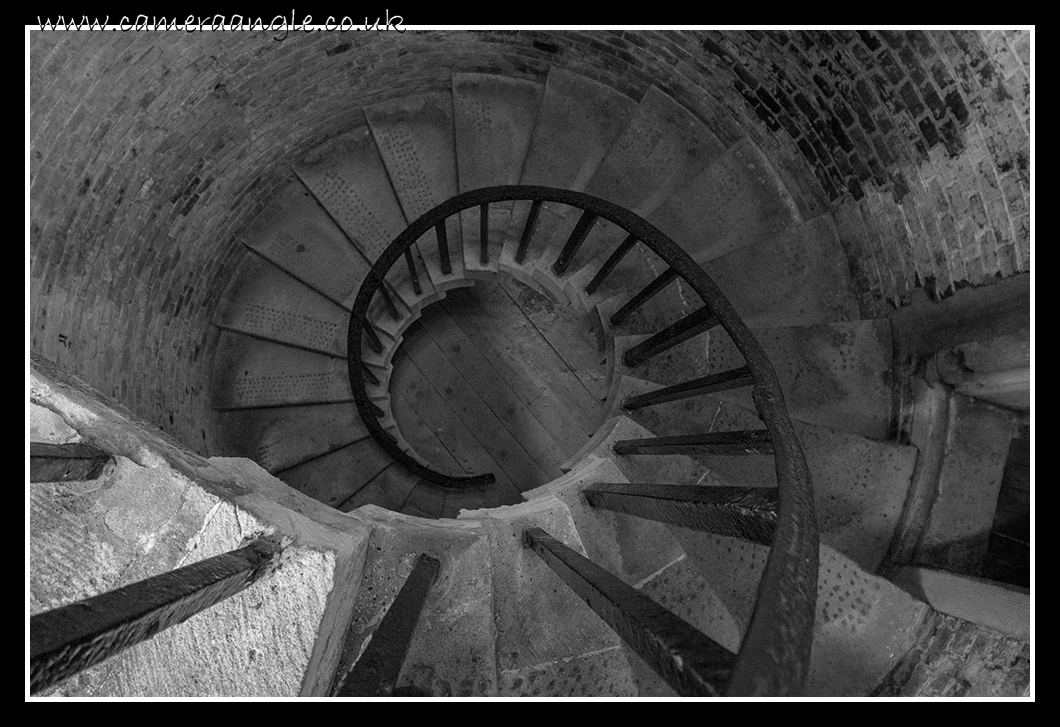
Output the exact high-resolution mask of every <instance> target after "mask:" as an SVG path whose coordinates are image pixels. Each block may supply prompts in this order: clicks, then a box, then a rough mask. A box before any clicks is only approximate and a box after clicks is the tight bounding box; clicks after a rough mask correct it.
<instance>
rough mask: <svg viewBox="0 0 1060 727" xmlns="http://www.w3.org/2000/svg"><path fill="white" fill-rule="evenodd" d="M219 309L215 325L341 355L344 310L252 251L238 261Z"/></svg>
mask: <svg viewBox="0 0 1060 727" xmlns="http://www.w3.org/2000/svg"><path fill="white" fill-rule="evenodd" d="M218 310H219V311H220V312H219V313H218V315H216V316H215V317H214V319H213V324H214V325H215V326H218V327H219V328H224V329H227V330H230V331H236V332H237V333H243V334H246V335H248V336H254V337H256V338H264V339H267V340H270V341H275V342H277V343H286V344H289V345H292V346H297V347H299V348H306V349H309V350H311V351H316V352H318V353H324V354H328V355H329V356H335V357H338V358H345V357H346V333H347V328H348V326H349V318H350V314H349V311H347V310H346V309H345V308H343V307H342V306H340V305H338V304H337V303H335V302H334V301H333V300H331V299H329V298H326V297H324V296H323V295H321V294H320V293H318V292H316V291H315V290H313V289H312V288H310V287H308V286H306V285H305V284H304V283H302V282H301V281H299V280H298V279H296V278H294V277H292V276H291V275H289V274H288V273H286V272H284V271H283V270H281V269H280V268H278V267H276V266H275V265H274V264H272V263H271V262H268V261H266V260H265V259H263V258H261V257H258V256H257V255H248V256H247V257H246V258H245V259H244V260H243V262H242V263H241V264H240V265H239V269H238V272H237V274H236V276H235V277H234V279H233V282H232V284H230V285H229V286H228V288H227V289H226V290H225V293H224V297H223V298H222V300H221V302H220V303H219V304H218Z"/></svg>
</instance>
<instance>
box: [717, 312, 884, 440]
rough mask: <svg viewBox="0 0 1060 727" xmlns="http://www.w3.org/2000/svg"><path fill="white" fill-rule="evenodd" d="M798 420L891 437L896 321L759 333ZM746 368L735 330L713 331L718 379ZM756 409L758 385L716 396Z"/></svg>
mask: <svg viewBox="0 0 1060 727" xmlns="http://www.w3.org/2000/svg"><path fill="white" fill-rule="evenodd" d="M754 335H755V337H756V338H757V339H758V342H759V343H761V344H762V347H763V348H764V349H765V351H766V353H767V354H768V356H769V360H770V362H771V363H772V364H773V369H774V370H775V371H776V373H777V377H778V378H779V380H780V387H781V390H782V391H783V392H784V402H785V404H786V406H787V409H788V415H789V416H790V417H791V418H792V419H797V420H799V421H803V422H807V423H810V424H820V425H822V426H826V427H830V428H832V429H836V430H841V431H847V432H853V433H855V434H860V435H862V436H865V437H869V438H870V439H878V440H883V439H887V438H888V437H889V436H890V431H891V418H892V411H891V410H892V383H891V366H892V361H893V352H892V349H891V324H890V321H889V320H887V319H876V320H863V321H852V322H848V323H826V324H820V325H813V326H787V327H782V328H757V329H755V330H754ZM745 365H746V359H745V358H744V357H743V355H742V354H741V353H740V351H739V349H737V348H736V345H735V344H734V343H733V342H732V339H731V338H730V337H729V335H728V334H727V333H725V332H724V331H722V330H720V329H716V332H715V331H712V335H711V337H710V345H709V361H708V365H707V370H708V372H709V373H711V374H715V373H720V372H722V371H728V370H730V369H734V368H738V367H740V366H745ZM714 396H717V397H718V398H719V399H725V400H727V401H732V402H735V403H738V404H740V405H741V406H744V407H752V406H753V402H752V401H751V387H750V386H748V387H744V388H742V389H733V390H730V391H725V392H720V393H717V394H714Z"/></svg>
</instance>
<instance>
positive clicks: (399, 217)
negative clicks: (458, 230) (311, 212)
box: [294, 126, 433, 308]
mask: <svg viewBox="0 0 1060 727" xmlns="http://www.w3.org/2000/svg"><path fill="white" fill-rule="evenodd" d="M294 171H295V173H296V174H297V175H298V178H299V179H301V180H302V182H303V183H304V184H305V186H306V187H307V188H308V189H309V191H310V192H311V193H312V194H313V196H314V197H315V198H316V199H317V201H318V202H319V203H320V205H321V206H322V207H323V208H324V209H325V210H327V213H328V214H329V215H330V216H331V218H332V219H333V220H334V221H335V222H336V223H337V224H338V226H339V227H340V228H341V229H342V232H343V233H344V234H345V235H346V237H347V238H348V239H349V241H350V242H351V243H352V244H353V245H354V247H355V248H357V250H358V251H360V253H361V255H362V256H363V257H364V259H365V260H366V261H368V262H369V266H370V265H371V262H374V261H375V260H376V259H377V258H378V257H379V255H380V254H382V252H383V250H385V249H386V248H387V246H388V245H390V243H391V242H392V241H393V240H394V238H396V237H397V236H398V235H399V234H401V232H402V230H404V229H405V227H406V226H407V225H408V223H407V221H406V219H405V214H404V213H403V212H402V210H401V204H400V202H399V201H398V198H397V196H396V195H395V194H394V190H393V188H392V187H391V186H390V177H389V176H388V175H387V170H386V167H385V166H384V164H383V159H382V157H381V156H380V154H379V149H378V148H377V147H376V144H375V138H374V137H373V136H372V132H371V130H370V129H369V128H368V126H362V127H360V128H358V129H355V130H354V131H351V132H349V133H347V134H344V135H342V136H340V137H337V138H335V139H332V140H330V141H328V142H326V143H325V144H323V145H321V146H319V147H317V148H315V149H314V150H313V151H311V152H310V153H309V154H308V155H306V157H305V158H304V159H303V160H302V161H301V162H299V163H298V164H296V165H295V167H294ZM421 265H422V261H421ZM387 277H388V279H389V280H390V281H391V283H392V284H393V289H394V290H395V291H396V292H397V293H398V294H399V296H400V300H401V302H403V303H404V305H405V307H406V308H413V307H415V306H416V305H417V304H418V303H419V299H420V298H421V297H422V296H421V295H417V294H416V293H415V291H414V290H413V287H412V284H411V278H410V277H409V276H408V273H407V271H406V270H405V269H404V267H403V266H402V265H398V266H396V269H395V270H393V271H392V272H391V273H390V274H388V276H387ZM421 284H422V287H424V288H425V289H426V293H427V294H430V293H431V292H433V287H432V286H431V285H430V283H429V281H428V280H423V281H421Z"/></svg>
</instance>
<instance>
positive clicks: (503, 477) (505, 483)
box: [390, 329, 521, 495]
mask: <svg viewBox="0 0 1060 727" xmlns="http://www.w3.org/2000/svg"><path fill="white" fill-rule="evenodd" d="M411 330H412V329H410V331H411ZM414 334H415V331H413V336H412V337H413V338H414V337H415V335H414ZM406 340H408V339H406ZM390 391H391V396H392V397H393V396H394V395H395V392H400V393H399V394H398V395H399V396H404V398H405V399H406V400H407V402H408V404H409V405H410V407H411V409H412V411H414V412H415V414H416V415H417V416H418V417H419V418H420V419H421V420H422V421H423V422H424V423H425V424H426V425H427V426H428V427H429V428H430V430H431V431H432V432H433V433H434V435H435V436H436V437H437V439H438V440H439V442H441V443H442V445H443V447H444V449H445V450H446V451H447V452H448V453H449V454H450V455H451V456H452V457H453V458H454V459H455V460H456V461H457V462H458V463H459V465H460V466H461V467H462V468H463V470H464V472H466V473H467V474H475V475H480V474H486V473H489V472H492V473H493V474H494V475H495V476H496V478H497V486H498V487H502V488H504V489H505V490H513V491H514V492H515V494H516V495H518V493H520V492H521V490H520V489H519V488H518V487H516V485H515V483H514V482H512V480H511V478H510V477H509V476H508V474H507V472H506V471H505V470H504V468H503V467H502V466H501V464H500V463H499V462H497V461H496V460H495V459H494V458H493V456H492V454H491V453H490V452H489V451H488V450H487V449H485V448H484V447H483V446H482V444H481V443H480V442H479V441H478V439H477V438H476V437H475V435H474V434H473V433H472V432H471V430H470V428H469V427H468V426H467V424H465V422H464V417H462V416H461V415H460V414H459V413H458V412H457V411H455V410H454V409H452V408H451V407H450V406H449V403H448V401H447V397H446V396H444V395H442V394H441V393H439V391H438V390H437V389H436V388H435V386H434V385H433V384H432V383H431V381H430V380H429V379H428V378H427V377H426V376H424V375H423V372H422V371H421V370H420V369H419V367H418V366H417V365H416V363H415V362H414V361H413V360H412V359H411V358H409V356H408V355H407V354H406V352H405V349H404V347H402V350H401V351H399V352H398V354H397V356H395V357H394V372H393V374H392V375H391V379H390ZM398 413H399V412H398V411H395V420H396V421H397V423H398V427H399V428H400V429H401V430H402V432H404V431H405V422H404V421H403V420H402V419H398V418H397V415H398ZM402 413H403V412H402ZM410 444H411V442H410ZM420 454H421V456H424V457H425V458H426V453H424V452H421V453H420ZM428 461H430V460H428Z"/></svg>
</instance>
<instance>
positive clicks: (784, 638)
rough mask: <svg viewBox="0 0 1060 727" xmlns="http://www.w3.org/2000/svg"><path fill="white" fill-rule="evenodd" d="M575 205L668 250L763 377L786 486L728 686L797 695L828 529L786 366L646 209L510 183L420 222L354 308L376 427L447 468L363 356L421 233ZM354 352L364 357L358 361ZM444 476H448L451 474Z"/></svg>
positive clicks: (765, 412)
mask: <svg viewBox="0 0 1060 727" xmlns="http://www.w3.org/2000/svg"><path fill="white" fill-rule="evenodd" d="M526 200H529V201H533V202H553V203H558V204H564V205H569V206H571V207H575V208H578V209H581V210H583V211H586V212H589V213H591V214H593V215H595V216H596V217H598V218H603V219H606V220H609V221H610V222H612V223H614V224H615V225H618V226H619V227H621V228H622V229H624V230H625V231H626V232H627V233H629V235H630V237H629V238H627V239H634V238H635V239H636V240H638V241H639V242H641V243H643V244H644V245H646V246H647V247H648V248H649V249H651V250H652V251H653V252H654V253H655V254H657V255H658V256H659V257H661V258H662V259H663V260H664V261H665V262H666V263H667V264H668V265H669V266H670V267H671V268H673V269H674V270H676V271H677V273H678V274H679V275H680V277H681V278H683V279H684V280H685V281H686V283H687V284H688V285H689V286H690V287H691V288H692V289H693V290H694V291H695V292H696V293H697V294H698V295H699V296H700V298H701V299H702V300H703V302H704V304H705V305H706V306H707V307H708V308H709V309H710V311H711V313H712V314H713V315H714V317H715V318H716V319H717V321H718V323H719V324H720V325H721V326H722V327H723V328H724V329H725V330H726V331H727V332H728V334H729V336H730V337H731V338H732V340H733V342H734V343H735V344H736V346H737V348H739V350H740V352H741V353H742V354H743V356H744V358H745V359H746V361H747V367H748V368H749V369H750V372H751V376H752V378H753V381H754V389H753V394H752V397H753V400H754V402H755V407H756V409H757V411H758V415H759V418H761V419H762V421H763V422H764V423H765V425H766V429H767V430H768V432H769V436H770V438H771V440H772V442H773V448H774V456H775V461H776V473H777V487H778V490H779V506H778V524H777V528H776V533H775V535H774V538H773V543H772V548H771V550H770V555H769V558H768V560H767V562H766V567H765V572H764V573H763V575H762V580H761V583H760V585H759V589H758V596H757V601H756V604H755V608H754V611H753V613H752V615H751V620H750V622H749V624H748V627H747V630H746V632H745V634H744V639H743V642H742V644H741V647H740V653H739V656H738V658H737V661H736V664H735V667H734V670H733V676H732V679H731V680H730V683H729V688H728V693H729V694H730V695H732V696H742V695H771V696H780V695H797V694H800V693H801V691H802V689H803V687H804V685H805V683H806V679H807V677H808V671H809V664H810V651H811V646H812V642H813V626H814V616H815V608H816V600H817V569H818V547H819V541H818V531H817V522H816V515H815V510H814V504H813V491H812V486H811V483H810V474H809V469H808V468H807V466H806V458H805V455H804V454H803V452H802V446H801V444H800V443H799V440H798V437H797V436H796V434H795V430H794V428H793V427H792V424H791V421H790V420H789V418H788V415H787V410H786V408H785V405H784V397H783V394H782V392H781V388H780V381H779V379H778V378H777V375H776V372H775V371H774V370H773V366H772V364H771V363H770V361H769V358H768V356H767V355H766V352H765V349H763V348H762V346H761V344H759V342H758V340H757V339H756V338H755V336H754V334H753V333H752V332H751V329H750V328H748V327H747V325H746V324H745V323H744V322H743V320H742V319H741V318H740V316H739V314H738V313H737V312H736V309H735V308H733V306H732V304H731V303H729V301H728V299H727V298H726V297H725V295H724V294H723V293H722V292H721V289H720V288H718V286H717V284H715V282H714V281H713V280H712V279H711V278H710V276H709V275H707V273H706V272H705V271H704V270H703V269H702V268H701V267H700V266H699V265H698V264H697V263H696V262H695V260H694V259H693V258H692V257H691V256H690V255H689V254H688V253H687V252H686V251H685V250H684V249H683V248H682V247H681V246H680V245H678V244H677V243H676V242H674V241H673V240H671V239H670V238H669V237H668V236H667V235H665V234H664V233H663V232H661V231H660V230H659V229H657V228H656V227H655V226H653V225H652V224H651V223H649V222H647V221H646V220H644V219H643V218H641V217H640V216H638V215H636V214H634V213H633V212H630V211H629V210H627V209H625V208H623V207H620V206H618V205H616V204H614V203H613V202H609V201H607V200H604V199H601V198H599V197H595V196H593V195H589V194H585V193H584V192H574V191H570V190H564V189H554V188H550V187H540V186H522V185H509V186H499V187H486V188H482V189H476V190H472V191H469V192H464V193H461V194H458V195H456V196H455V197H452V198H450V199H448V200H446V201H445V202H442V203H441V204H439V205H438V206H436V207H435V208H434V209H432V210H430V211H428V212H426V213H425V214H423V215H422V216H421V217H419V218H418V219H417V220H415V221H414V222H412V224H410V225H409V226H408V227H407V228H406V229H405V230H404V231H403V232H402V233H401V234H400V235H398V237H397V238H395V240H394V241H393V242H392V243H391V244H390V245H389V246H388V247H387V249H386V250H384V251H383V253H382V254H381V255H380V256H379V258H378V259H377V260H376V262H375V264H374V265H373V266H372V269H371V270H370V271H369V273H368V275H367V276H366V277H365V279H364V280H363V281H362V283H361V288H360V290H359V291H358V293H357V298H356V300H355V302H354V305H353V310H352V312H351V315H350V326H349V332H348V339H347V344H348V353H347V355H348V356H349V357H350V366H349V375H350V385H351V388H352V390H353V397H354V401H355V403H356V405H357V408H358V411H359V412H360V415H361V418H362V419H363V420H364V422H365V425H366V426H367V428H368V430H369V432H370V433H371V434H372V436H373V437H375V439H376V440H377V441H378V442H379V443H380V445H381V446H382V447H383V448H384V449H385V450H386V451H387V452H388V453H389V454H391V455H392V456H393V457H394V459H395V460H397V461H398V462H399V463H401V464H402V465H404V466H405V467H407V468H408V469H409V470H410V471H412V472H413V473H414V474H417V475H420V476H424V475H426V477H425V479H430V480H431V481H435V482H437V479H431V478H432V477H434V478H436V476H437V475H439V474H440V473H435V472H433V470H430V469H429V468H426V467H424V466H423V465H421V464H420V463H418V462H416V461H415V460H413V459H412V458H411V457H409V456H408V455H407V454H406V453H405V452H403V451H402V450H401V449H400V447H398V446H397V443H396V442H394V441H393V440H392V439H391V438H390V437H389V436H387V434H386V432H385V430H384V429H383V428H382V426H380V425H379V422H378V421H377V420H376V418H375V416H373V415H372V412H371V403H370V402H369V400H368V395H367V390H366V387H365V383H364V379H363V377H362V375H361V373H360V372H361V370H362V366H361V364H360V360H359V357H360V352H361V339H362V335H363V332H364V327H365V325H366V324H367V323H368V321H367V318H366V315H367V312H368V308H369V305H370V304H371V301H372V298H373V296H374V295H375V293H376V291H377V290H378V289H379V287H380V285H381V284H382V282H383V279H384V276H385V275H386V273H387V272H388V271H389V270H390V268H391V267H392V266H393V265H394V263H396V262H397V261H398V259H400V258H401V257H402V256H403V255H405V253H406V251H407V250H409V249H410V248H411V247H412V246H413V245H414V244H415V243H416V241H417V240H419V238H420V237H422V236H423V235H425V234H426V233H428V232H429V231H430V230H432V229H434V228H435V227H436V225H438V224H439V223H444V221H445V220H446V219H448V218H449V217H451V216H452V215H454V214H458V213H460V212H461V211H463V210H465V209H468V208H471V207H483V206H484V205H485V206H488V205H489V204H493V203H498V202H512V201H526ZM354 356H356V357H358V360H357V361H354V360H353V358H354ZM442 477H447V476H445V475H442ZM487 477H490V478H491V476H489V475H486V476H482V475H480V476H474V477H465V478H449V479H450V480H451V481H449V482H438V484H443V485H448V486H462V485H469V484H482V483H483V482H486V481H489V480H487V479H486V478H487Z"/></svg>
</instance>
